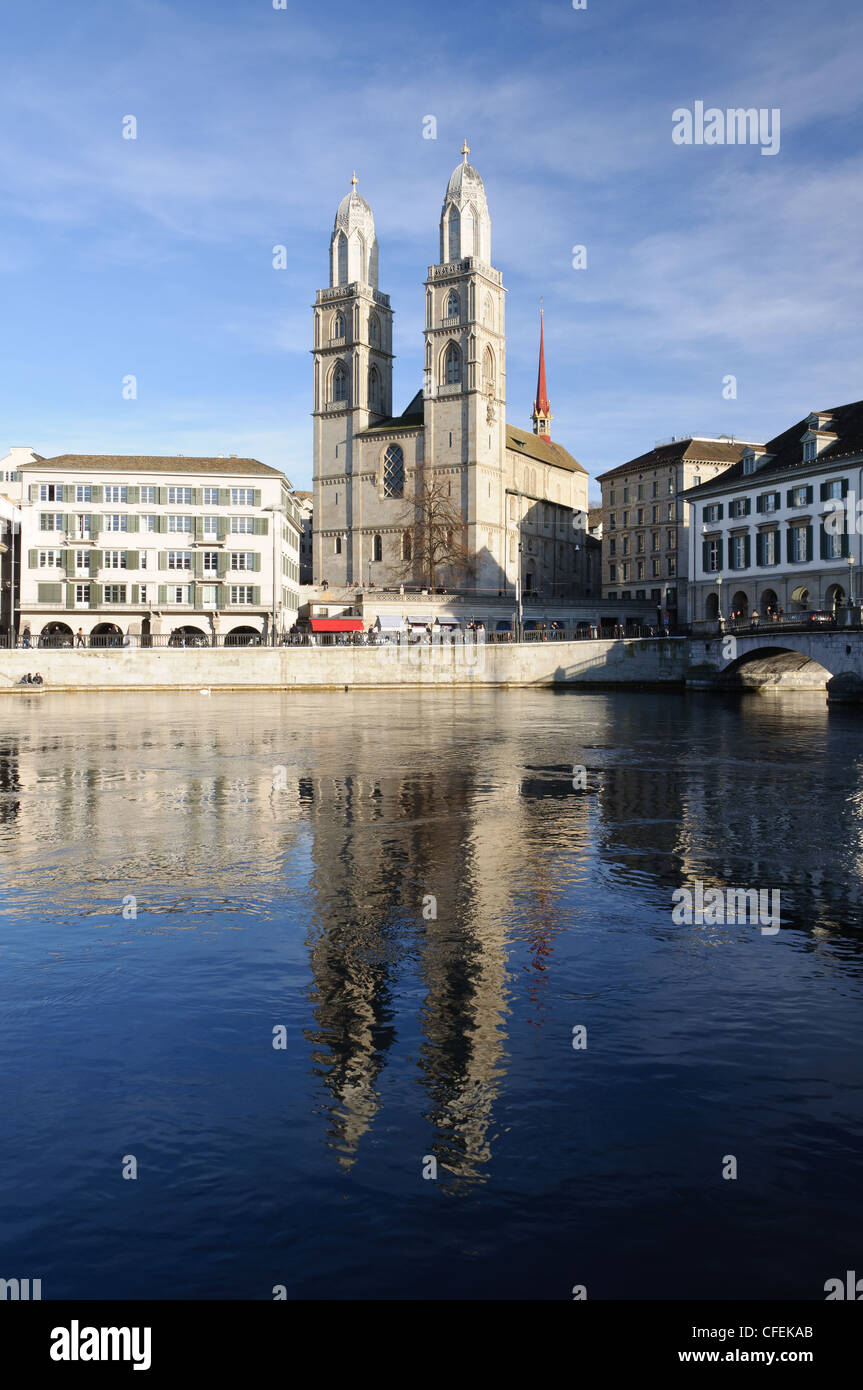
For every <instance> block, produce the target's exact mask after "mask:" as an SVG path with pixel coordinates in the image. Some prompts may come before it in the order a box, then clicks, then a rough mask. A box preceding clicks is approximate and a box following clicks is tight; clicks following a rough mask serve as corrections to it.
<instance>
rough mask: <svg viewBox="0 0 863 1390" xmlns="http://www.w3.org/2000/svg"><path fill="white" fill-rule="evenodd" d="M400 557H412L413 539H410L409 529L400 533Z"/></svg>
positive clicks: (410, 558)
mask: <svg viewBox="0 0 863 1390" xmlns="http://www.w3.org/2000/svg"><path fill="white" fill-rule="evenodd" d="M402 559H403V560H412V559H413V541H412V540H411V533H410V531H404V532H403V533H402Z"/></svg>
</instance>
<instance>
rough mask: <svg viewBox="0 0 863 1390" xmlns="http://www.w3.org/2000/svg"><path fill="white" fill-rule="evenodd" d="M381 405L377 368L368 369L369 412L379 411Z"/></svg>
mask: <svg viewBox="0 0 863 1390" xmlns="http://www.w3.org/2000/svg"><path fill="white" fill-rule="evenodd" d="M380 404H381V379H380V377H379V376H378V369H377V367H369V410H379V409H380Z"/></svg>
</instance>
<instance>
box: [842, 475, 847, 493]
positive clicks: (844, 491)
mask: <svg viewBox="0 0 863 1390" xmlns="http://www.w3.org/2000/svg"><path fill="white" fill-rule="evenodd" d="M842 496H843V497H847V496H848V479H847V478H843V479H842Z"/></svg>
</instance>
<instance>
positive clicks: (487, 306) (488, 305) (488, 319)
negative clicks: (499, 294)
mask: <svg viewBox="0 0 863 1390" xmlns="http://www.w3.org/2000/svg"><path fill="white" fill-rule="evenodd" d="M482 322H483V327H484V328H492V329H493V328H494V305H493V304H492V302H491V295H490V294H487V295H486V297H485V299H484V300H483V305H482Z"/></svg>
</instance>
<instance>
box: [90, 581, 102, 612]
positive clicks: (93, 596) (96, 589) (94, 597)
mask: <svg viewBox="0 0 863 1390" xmlns="http://www.w3.org/2000/svg"><path fill="white" fill-rule="evenodd" d="M101 602H102V585H101V584H94V583H93V582H92V580H91V582H90V607H91V608H98V607H99V605H100V603H101Z"/></svg>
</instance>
